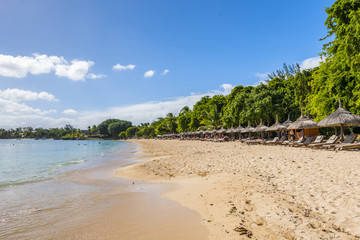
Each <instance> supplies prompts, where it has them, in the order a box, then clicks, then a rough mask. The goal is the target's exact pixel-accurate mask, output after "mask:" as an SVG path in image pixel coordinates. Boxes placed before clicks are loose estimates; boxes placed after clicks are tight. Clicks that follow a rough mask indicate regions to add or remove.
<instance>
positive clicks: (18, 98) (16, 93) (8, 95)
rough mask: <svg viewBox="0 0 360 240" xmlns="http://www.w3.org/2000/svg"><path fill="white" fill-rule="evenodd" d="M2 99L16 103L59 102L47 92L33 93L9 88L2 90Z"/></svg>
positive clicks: (0, 94) (0, 95) (0, 91)
mask: <svg viewBox="0 0 360 240" xmlns="http://www.w3.org/2000/svg"><path fill="white" fill-rule="evenodd" d="M0 97H1V98H4V99H8V100H11V101H14V102H22V101H33V100H45V101H49V102H51V101H59V100H58V99H56V98H55V96H54V95H52V94H50V93H47V92H39V93H38V92H32V91H26V90H21V89H17V88H8V89H6V90H0Z"/></svg>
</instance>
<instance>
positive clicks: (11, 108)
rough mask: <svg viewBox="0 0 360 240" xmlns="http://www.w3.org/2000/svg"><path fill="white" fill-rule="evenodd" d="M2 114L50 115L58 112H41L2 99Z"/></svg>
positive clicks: (0, 108) (0, 110)
mask: <svg viewBox="0 0 360 240" xmlns="http://www.w3.org/2000/svg"><path fill="white" fill-rule="evenodd" d="M0 112H1V113H9V114H15V115H16V114H38V115H46V114H49V113H55V112H56V110H47V111H41V110H40V109H39V108H32V107H30V106H28V105H26V104H24V103H18V102H14V101H11V100H7V99H3V98H0ZM1 120H3V119H1Z"/></svg>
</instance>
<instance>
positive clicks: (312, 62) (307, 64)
mask: <svg viewBox="0 0 360 240" xmlns="http://www.w3.org/2000/svg"><path fill="white" fill-rule="evenodd" d="M322 61H323V59H322V58H321V57H320V56H319V57H312V58H308V59H305V60H304V61H302V62H301V64H300V68H301V70H305V69H311V68H314V67H317V66H319V65H320V63H321V62H322Z"/></svg>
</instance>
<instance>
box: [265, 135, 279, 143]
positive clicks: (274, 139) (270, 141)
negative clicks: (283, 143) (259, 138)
mask: <svg viewBox="0 0 360 240" xmlns="http://www.w3.org/2000/svg"><path fill="white" fill-rule="evenodd" d="M277 140H279V138H278V137H274V138H273V139H272V140H269V141H264V142H262V144H265V145H266V144H271V143H274V142H276V141H277Z"/></svg>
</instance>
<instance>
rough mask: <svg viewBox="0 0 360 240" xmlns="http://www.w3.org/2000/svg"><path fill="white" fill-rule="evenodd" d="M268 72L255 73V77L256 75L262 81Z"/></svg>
mask: <svg viewBox="0 0 360 240" xmlns="http://www.w3.org/2000/svg"><path fill="white" fill-rule="evenodd" d="M269 74H270V73H268V72H267V73H255V77H257V78H258V79H259V80H260V81H264V80H265V79H267V78H268V75H269Z"/></svg>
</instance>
